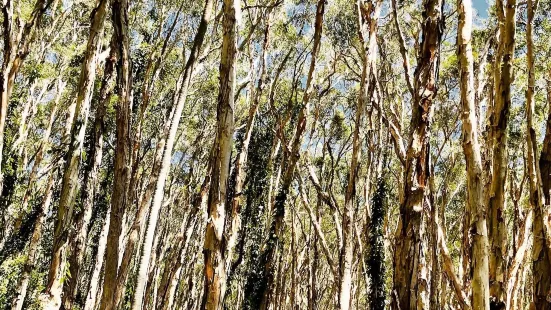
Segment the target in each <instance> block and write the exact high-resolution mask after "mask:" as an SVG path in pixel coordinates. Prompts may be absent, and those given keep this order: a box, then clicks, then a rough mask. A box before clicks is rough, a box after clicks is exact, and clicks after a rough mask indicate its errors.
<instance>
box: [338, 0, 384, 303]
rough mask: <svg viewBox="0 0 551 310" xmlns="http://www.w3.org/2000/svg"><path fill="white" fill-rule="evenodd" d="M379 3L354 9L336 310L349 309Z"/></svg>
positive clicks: (359, 4)
mask: <svg viewBox="0 0 551 310" xmlns="http://www.w3.org/2000/svg"><path fill="white" fill-rule="evenodd" d="M381 4H382V1H375V3H373V2H372V1H358V4H357V9H358V16H359V21H358V24H359V26H360V29H359V35H360V40H361V42H362V48H363V50H362V52H363V55H362V58H363V64H362V76H361V80H360V93H359V96H358V102H357V104H356V113H355V114H356V115H355V122H354V134H353V138H352V158H351V162H350V168H349V172H348V185H347V187H346V195H345V202H344V212H343V219H342V231H343V234H342V235H343V242H342V248H341V249H340V255H339V309H341V310H348V308H349V307H350V292H351V290H352V288H351V285H352V274H351V269H352V258H353V248H354V208H355V201H356V181H357V179H358V170H359V160H360V156H361V141H360V130H361V124H362V123H363V115H364V111H365V106H366V103H367V101H368V100H370V99H371V98H370V95H371V94H370V86H369V80H370V79H371V76H372V75H374V74H376V73H374V72H372V68H374V67H375V61H376V59H377V23H378V21H379V15H380V12H381Z"/></svg>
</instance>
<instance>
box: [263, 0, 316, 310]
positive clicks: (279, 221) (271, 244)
mask: <svg viewBox="0 0 551 310" xmlns="http://www.w3.org/2000/svg"><path fill="white" fill-rule="evenodd" d="M324 12H325V0H319V1H318V2H317V5H316V19H315V23H314V39H313V40H314V42H313V45H312V52H311V57H310V68H309V69H308V76H307V78H306V85H305V88H304V93H303V97H302V107H301V109H300V112H299V115H298V120H297V127H296V129H295V132H294V134H293V138H292V141H291V146H290V148H289V150H288V154H286V157H287V158H286V161H285V167H286V168H285V171H284V172H283V175H282V179H281V185H280V189H279V191H278V193H277V195H276V197H275V200H274V212H273V219H272V220H271V223H270V228H269V238H268V241H267V244H266V248H265V249H264V251H263V252H262V254H261V255H262V257H261V259H260V263H261V264H262V265H263V266H264V270H263V271H262V272H263V279H261V280H260V283H258V285H260V286H261V287H260V289H259V290H260V291H261V292H262V297H261V299H260V300H257V302H259V303H258V304H257V305H255V308H259V309H261V310H266V309H268V308H269V307H270V304H271V303H272V302H273V299H274V297H275V296H274V289H275V285H274V284H275V274H276V265H277V264H276V263H277V254H278V252H279V251H280V250H281V243H280V241H281V238H282V237H283V232H284V224H285V223H284V219H285V202H286V200H287V195H288V193H289V188H290V186H291V183H292V181H293V175H294V172H295V168H296V163H297V161H298V158H299V152H300V146H301V144H302V138H303V135H304V132H305V130H306V122H307V117H308V114H309V110H310V97H311V96H312V94H311V92H312V83H313V78H314V71H315V67H316V60H317V56H318V52H319V49H320V41H321V34H322V27H323V15H324Z"/></svg>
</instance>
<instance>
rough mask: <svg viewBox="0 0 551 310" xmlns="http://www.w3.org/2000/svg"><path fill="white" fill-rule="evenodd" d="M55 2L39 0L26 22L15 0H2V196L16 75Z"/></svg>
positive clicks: (0, 133) (0, 157)
mask: <svg viewBox="0 0 551 310" xmlns="http://www.w3.org/2000/svg"><path fill="white" fill-rule="evenodd" d="M52 2H53V0H37V1H36V2H35V4H34V7H33V10H32V12H31V15H30V17H29V20H28V21H26V22H25V21H22V20H21V19H19V18H18V20H17V23H16V20H14V19H15V18H14V15H13V2H12V0H3V1H2V15H3V17H4V19H3V21H2V25H3V41H4V49H3V51H2V54H3V60H2V74H1V75H0V196H2V195H1V194H2V190H3V187H4V186H3V185H4V177H3V173H2V169H1V167H2V164H3V161H2V160H3V150H4V131H5V128H6V118H7V116H8V105H9V102H10V97H11V93H12V90H13V86H14V84H15V77H16V76H17V74H18V73H19V70H20V69H21V66H22V65H23V62H24V60H25V58H27V56H28V55H29V52H30V49H31V45H32V43H33V41H34V39H35V36H36V32H37V31H38V27H39V26H40V23H41V21H42V18H43V16H44V14H45V12H46V10H48V8H49V7H50V5H51V4H52ZM16 9H17V10H20V8H19V4H17V7H16ZM16 25H19V27H20V29H17V27H16Z"/></svg>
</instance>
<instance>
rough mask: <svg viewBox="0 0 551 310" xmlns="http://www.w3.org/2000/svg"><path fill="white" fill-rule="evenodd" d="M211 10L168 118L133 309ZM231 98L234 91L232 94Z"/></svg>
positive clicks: (145, 272)
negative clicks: (173, 108) (174, 105)
mask: <svg viewBox="0 0 551 310" xmlns="http://www.w3.org/2000/svg"><path fill="white" fill-rule="evenodd" d="M212 9H213V1H212V0H207V1H206V2H205V7H204V9H203V15H202V18H201V22H200V24H199V28H198V29H197V33H196V35H195V38H194V41H193V47H192V49H191V51H190V55H189V57H188V60H187V62H186V67H185V69H184V74H183V77H182V86H181V89H180V93H179V96H178V101H177V102H176V107H175V110H174V113H173V115H172V118H171V119H170V129H169V133H168V137H167V139H166V144H165V148H164V150H163V151H162V154H163V155H162V161H161V167H160V172H159V177H158V179H157V181H156V187H155V194H154V196H153V202H152V205H151V210H150V212H149V219H148V222H147V228H146V232H145V239H144V244H143V251H142V255H141V257H140V263H139V264H140V267H139V272H138V282H137V284H136V290H135V291H134V300H133V306H132V307H133V308H134V309H141V307H142V302H143V297H144V291H145V286H146V284H147V278H148V271H149V261H150V258H151V247H152V245H153V238H154V235H155V229H156V227H157V221H158V218H159V213H160V211H161V206H162V202H163V198H164V187H165V183H166V179H167V176H168V173H169V171H170V161H171V159H172V150H173V148H174V143H175V140H176V134H177V132H178V126H179V124H180V118H181V116H182V111H183V109H184V105H185V103H186V99H187V95H188V88H189V85H190V83H191V78H192V75H193V70H194V68H195V64H196V62H197V59H198V57H199V53H200V52H201V47H202V45H203V41H204V38H205V34H206V32H207V27H208V23H209V22H210V20H211V16H212ZM232 99H233V94H232Z"/></svg>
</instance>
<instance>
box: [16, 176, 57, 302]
mask: <svg viewBox="0 0 551 310" xmlns="http://www.w3.org/2000/svg"><path fill="white" fill-rule="evenodd" d="M53 184H54V172H53V171H52V172H51V173H50V177H49V178H48V181H47V183H46V189H45V190H44V200H43V202H42V205H41V206H40V210H39V211H38V212H39V213H38V218H37V219H36V224H35V227H34V231H33V235H32V237H31V242H30V244H29V253H28V254H27V258H26V261H25V263H24V265H23V272H22V273H21V276H20V277H19V281H18V283H17V289H16V290H15V291H16V292H17V293H16V298H15V299H14V300H13V302H12V310H22V309H23V305H24V302H25V296H27V290H28V288H29V281H30V278H31V272H32V271H33V269H34V265H35V263H36V259H37V254H38V246H39V243H40V238H41V236H42V225H43V222H44V215H45V214H46V212H47V210H48V208H49V205H50V202H51V200H52V192H53V189H52V187H53Z"/></svg>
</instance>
